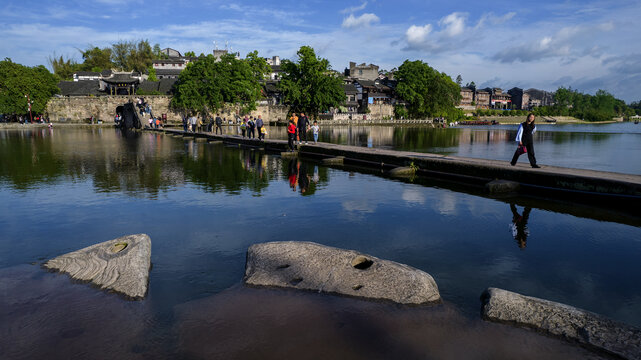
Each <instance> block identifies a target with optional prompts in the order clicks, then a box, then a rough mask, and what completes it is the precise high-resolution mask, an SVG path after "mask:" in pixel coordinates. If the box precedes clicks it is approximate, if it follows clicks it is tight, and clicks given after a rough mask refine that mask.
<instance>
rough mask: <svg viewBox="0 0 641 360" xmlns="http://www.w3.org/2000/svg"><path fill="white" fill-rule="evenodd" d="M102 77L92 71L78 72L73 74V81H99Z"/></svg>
mask: <svg viewBox="0 0 641 360" xmlns="http://www.w3.org/2000/svg"><path fill="white" fill-rule="evenodd" d="M101 77H102V75H101V74H100V73H99V72H93V71H78V72H76V73H74V74H73V81H85V80H100V78H101Z"/></svg>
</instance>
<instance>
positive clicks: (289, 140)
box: [287, 120, 296, 151]
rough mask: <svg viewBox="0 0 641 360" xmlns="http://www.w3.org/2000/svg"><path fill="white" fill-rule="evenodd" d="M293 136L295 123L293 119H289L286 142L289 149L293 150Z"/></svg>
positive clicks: (294, 134) (294, 135)
mask: <svg viewBox="0 0 641 360" xmlns="http://www.w3.org/2000/svg"><path fill="white" fill-rule="evenodd" d="M295 137H296V125H294V121H293V120H289V125H287V144H288V145H289V151H294V138H295Z"/></svg>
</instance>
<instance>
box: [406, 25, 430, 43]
mask: <svg viewBox="0 0 641 360" xmlns="http://www.w3.org/2000/svg"><path fill="white" fill-rule="evenodd" d="M431 32H432V24H427V25H425V26H416V25H412V26H410V27H409V28H408V29H407V31H406V32H405V37H406V39H407V42H408V43H409V44H410V45H420V44H422V43H425V42H426V41H427V39H428V36H429V35H430V33H431Z"/></svg>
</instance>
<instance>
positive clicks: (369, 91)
mask: <svg viewBox="0 0 641 360" xmlns="http://www.w3.org/2000/svg"><path fill="white" fill-rule="evenodd" d="M354 87H356V90H357V91H358V94H357V101H358V103H359V105H360V109H361V110H363V111H364V110H365V109H367V107H368V106H369V105H378V104H393V103H394V101H393V100H394V99H393V95H392V93H393V91H392V88H391V87H389V86H387V85H383V84H381V83H379V82H378V81H374V80H360V79H357V80H354Z"/></svg>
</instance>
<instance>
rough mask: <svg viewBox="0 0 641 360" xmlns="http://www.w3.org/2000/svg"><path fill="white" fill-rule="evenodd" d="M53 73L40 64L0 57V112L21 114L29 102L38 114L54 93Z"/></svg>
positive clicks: (26, 110) (27, 111)
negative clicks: (22, 62)
mask: <svg viewBox="0 0 641 360" xmlns="http://www.w3.org/2000/svg"><path fill="white" fill-rule="evenodd" d="M57 83H58V81H57V79H56V77H55V76H54V75H53V74H51V73H50V72H49V70H47V68H45V67H44V66H42V65H39V66H35V67H27V66H23V65H20V64H17V63H14V62H12V61H11V59H8V58H6V59H4V60H3V61H0V114H5V115H25V114H28V113H29V106H28V104H27V98H26V97H25V95H29V99H30V100H31V102H32V105H31V110H32V113H33V114H42V113H43V112H44V111H45V109H46V107H47V102H48V101H49V99H50V98H51V96H53V95H54V94H56V93H58V91H59V89H58V86H57Z"/></svg>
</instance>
